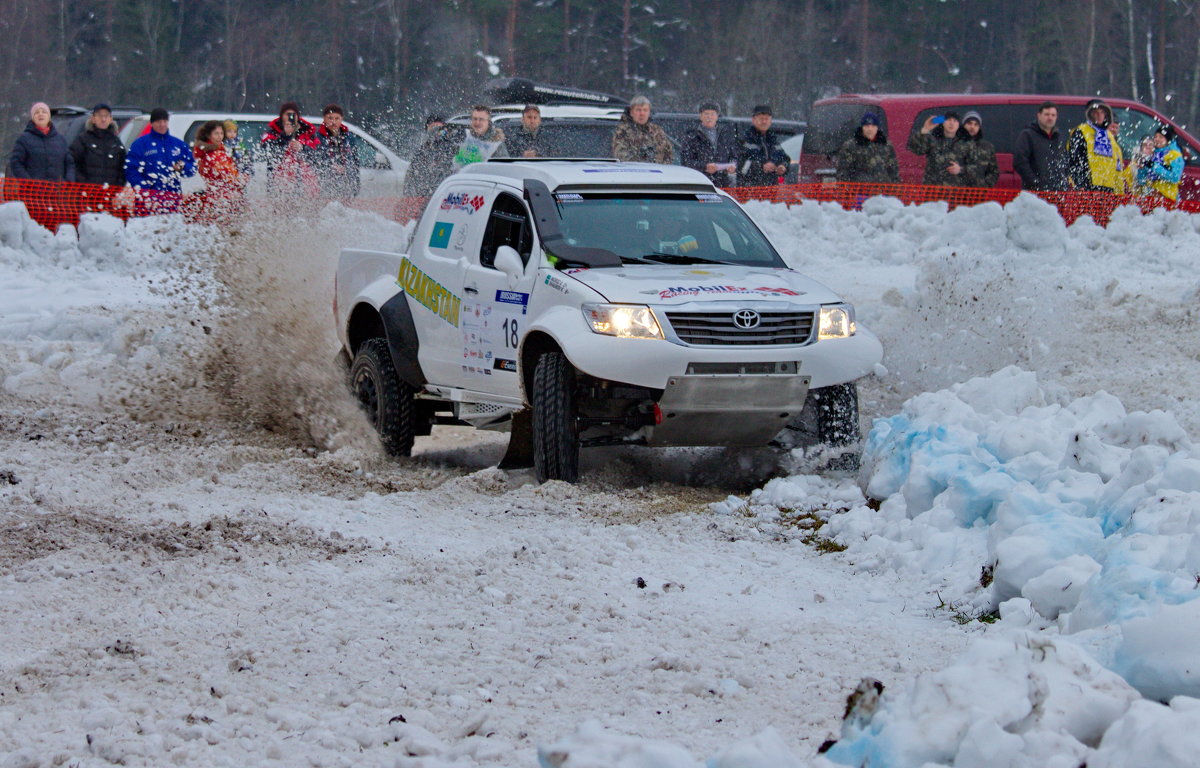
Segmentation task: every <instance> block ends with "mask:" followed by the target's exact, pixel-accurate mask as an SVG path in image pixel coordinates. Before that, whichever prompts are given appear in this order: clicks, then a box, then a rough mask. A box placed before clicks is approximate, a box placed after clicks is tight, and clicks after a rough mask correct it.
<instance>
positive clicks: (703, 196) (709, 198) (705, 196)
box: [696, 192, 721, 203]
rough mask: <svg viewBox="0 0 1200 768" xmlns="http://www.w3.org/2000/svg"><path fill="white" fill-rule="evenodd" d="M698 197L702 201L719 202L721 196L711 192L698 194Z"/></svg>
mask: <svg viewBox="0 0 1200 768" xmlns="http://www.w3.org/2000/svg"><path fill="white" fill-rule="evenodd" d="M696 199H697V200H699V201H700V202H702V203H719V202H721V196H720V195H715V194H712V193H711V192H710V193H706V194H699V195H696Z"/></svg>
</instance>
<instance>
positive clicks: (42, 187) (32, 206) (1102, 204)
mask: <svg viewBox="0 0 1200 768" xmlns="http://www.w3.org/2000/svg"><path fill="white" fill-rule="evenodd" d="M725 191H726V192H728V193H729V194H730V195H732V196H733V197H734V198H735V199H736V200H738V201H740V202H748V201H750V200H763V201H767V202H772V203H784V204H788V205H791V204H795V203H798V202H801V201H802V200H817V201H823V202H833V203H838V204H839V205H841V206H842V207H844V208H848V209H857V208H860V207H861V206H862V204H863V201H865V200H866V199H867V198H870V197H875V196H877V195H886V196H889V197H894V198H896V199H898V200H900V201H901V202H903V203H904V204H905V205H915V204H920V203H928V202H933V201H943V202H945V203H946V204H947V205H948V206H949V207H951V208H956V207H958V206H962V205H966V206H970V205H979V204H981V203H987V202H996V203H999V204H1000V205H1005V204H1007V203H1009V202H1012V200H1013V198H1015V197H1016V196H1017V195H1018V194H1019V192H1020V191H1019V190H1015V189H979V188H968V187H933V186H924V185H921V184H860V183H846V182H839V183H824V184H788V185H780V186H774V187H733V188H730V189H727V190H725ZM1033 194H1036V195H1037V196H1038V197H1041V198H1042V199H1043V200H1046V201H1047V202H1049V203H1050V204H1051V205H1053V206H1055V207H1056V208H1058V211H1059V213H1060V214H1061V215H1062V217H1063V220H1064V221H1066V222H1067V223H1068V224H1071V223H1073V222H1074V221H1075V220H1076V219H1078V218H1080V217H1081V216H1091V217H1092V219H1093V220H1094V221H1095V222H1096V223H1097V224H1099V225H1101V226H1105V225H1107V224H1108V222H1109V219H1110V218H1111V217H1112V214H1113V211H1115V210H1116V209H1117V208H1118V207H1120V206H1122V205H1131V204H1132V205H1136V206H1137V207H1138V208H1139V209H1141V211H1142V213H1149V212H1150V211H1152V210H1154V209H1156V208H1167V209H1174V210H1181V211H1187V212H1189V213H1197V212H1200V200H1183V201H1180V202H1178V203H1176V202H1173V201H1171V200H1166V199H1164V198H1162V197H1158V196H1153V197H1134V196H1132V195H1113V194H1109V193H1107V192H1076V191H1069V192H1035V193H1033ZM0 199H3V200H4V201H11V200H20V201H22V202H23V203H25V207H26V208H27V209H28V210H29V215H30V216H31V217H32V218H33V219H34V221H36V222H37V223H39V224H41V225H42V226H44V227H46V228H47V229H50V230H52V231H53V230H55V229H57V228H58V225H60V224H73V225H78V224H79V217H80V216H81V215H82V214H84V213H106V214H109V215H110V216H116V217H118V218H120V219H129V218H130V217H132V216H147V215H151V214H156V213H174V212H179V213H182V214H183V215H184V216H185V217H186V218H188V219H189V220H197V221H210V222H216V223H221V222H222V221H226V220H228V219H229V216H230V214H231V213H232V211H230V210H226V209H229V208H231V206H230V205H229V204H230V203H231V202H232V201H230V200H227V199H225V198H212V199H208V198H206V196H205V194H204V193H203V192H199V193H192V194H184V195H177V194H173V193H170V192H153V191H139V190H133V189H131V188H129V187H112V186H107V185H98V184H76V183H70V182H51V181H35V180H31V179H12V178H4V179H0ZM344 202H345V203H346V204H347V205H349V206H351V207H353V208H357V209H360V210H365V211H371V212H373V213H378V214H379V215H381V216H385V217H387V218H389V219H392V220H394V221H399V222H402V223H403V222H406V221H410V220H412V219H414V218H417V217H418V216H419V215H420V213H421V211H423V210H424V207H425V202H426V198H423V197H377V198H356V199H353V200H346V201H344ZM237 203H238V204H237V205H236V206H232V207H234V208H241V207H242V206H250V207H253V206H254V205H255V203H256V201H255V200H254V199H253V198H250V199H249V200H246V201H242V200H240V198H239V200H238V201H237Z"/></svg>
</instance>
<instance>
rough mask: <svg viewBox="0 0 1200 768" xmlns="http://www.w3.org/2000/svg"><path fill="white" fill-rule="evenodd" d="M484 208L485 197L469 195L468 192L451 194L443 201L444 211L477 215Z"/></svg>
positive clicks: (442, 207)
mask: <svg viewBox="0 0 1200 768" xmlns="http://www.w3.org/2000/svg"><path fill="white" fill-rule="evenodd" d="M482 207H483V195H468V194H467V193H466V192H451V193H450V194H448V195H446V199H444V200H442V205H441V209H442V210H443V211H466V212H467V213H468V214H472V213H475V211H478V210H479V209H480V208H482Z"/></svg>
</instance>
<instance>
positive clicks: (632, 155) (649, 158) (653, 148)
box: [612, 116, 674, 165]
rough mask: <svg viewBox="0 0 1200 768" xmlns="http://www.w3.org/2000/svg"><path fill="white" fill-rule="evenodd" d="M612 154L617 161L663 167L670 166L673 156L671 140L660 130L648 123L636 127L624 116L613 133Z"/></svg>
mask: <svg viewBox="0 0 1200 768" xmlns="http://www.w3.org/2000/svg"><path fill="white" fill-rule="evenodd" d="M612 152H613V157H615V158H617V159H618V160H625V161H628V162H636V163H662V164H664V165H670V163H671V160H672V157H673V155H674V151H673V150H672V147H671V140H670V139H668V138H667V134H666V133H665V132H664V131H663V129H662V128H659V127H658V126H657V125H655V124H654V123H649V122H648V123H646V124H645V125H638V124H637V123H635V122H633V121H632V120H630V119H629V118H628V117H625V116H622V117H621V123H620V125H618V126H617V128H616V130H614V131H613V137H612Z"/></svg>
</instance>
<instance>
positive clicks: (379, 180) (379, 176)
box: [120, 112, 408, 197]
mask: <svg viewBox="0 0 1200 768" xmlns="http://www.w3.org/2000/svg"><path fill="white" fill-rule="evenodd" d="M276 117H278V115H270V114H263V113H248V112H232V113H231V112H172V113H171V120H170V127H169V128H168V130H169V131H170V133H171V135H172V136H176V137H178V138H180V139H183V140H184V141H185V142H187V144H188V146H191V144H192V142H193V141H195V140H196V131H198V130H200V126H202V125H204V124H205V123H206V122H208V121H209V120H232V121H234V122H235V123H237V124H238V138H239V139H241V141H242V143H243V144H244V145H246V146H247V147H249V148H250V149H251V152H252V153H253V151H254V150H255V149H257V148H258V146H259V140H260V139H261V138H262V135H263V134H264V133H266V131H267V125H268V124H269V123H270V122H271V121H272V120H274V119H275V118H276ZM304 119H305V120H307V121H309V122H310V123H312V124H313V125H315V126H320V125H321V118H320V117H313V116H310V115H305V116H304ZM149 125H150V115H149V114H144V115H141V116H139V117H135V118H133V119H132V120H130V121H129V122H128V123H126V124H125V127H124V128H122V129H121V133H120V137H121V141H122V142H123V143H124V144H125V146H126V147H128V146H129V145H130V144H132V143H133V142H134V140H135V139H137V138H138V137H139V136H141V135H142V134H143V133H145V132H146V128H147V126H149ZM343 125H345V126H346V127H347V128H348V129H350V132H351V133H353V134H354V135H355V136H358V137H359V138H360V139H362V143H360V144H359V153H358V163H359V179H360V181H361V187H360V189H359V192H358V196H359V197H399V196H400V195H401V190H402V189H403V188H404V174H405V173H406V172H407V171H408V161H407V160H402V159H401V158H400V157H399V156H398V155H397V154H396V153H395V152H393V151H392V150H390V149H388V148H387V147H386V146H384V145H383V144H382V143H381V142H380V141H379V140H378V139H376V138H375V137H374V136H372V135H370V134H369V133H367V132H366V131H364V130H363V129H361V128H359V127H358V126H356V125H354V124H353V123H350V122H344V123H343ZM251 159H252V160H254V178H253V179H251V181H250V186H249V191H250V193H251V194H254V193H256V192H262V191H264V189H265V187H264V186H263V180H264V179H265V178H266V169H267V166H266V161H265V160H259V159H257V158H255V157H254V155H253V154H251ZM203 187H204V180H203V179H201V178H200V177H199V176H193V177H191V178H188V179H184V181H183V191H184V192H194V191H196V190H199V189H202V188H203Z"/></svg>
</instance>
